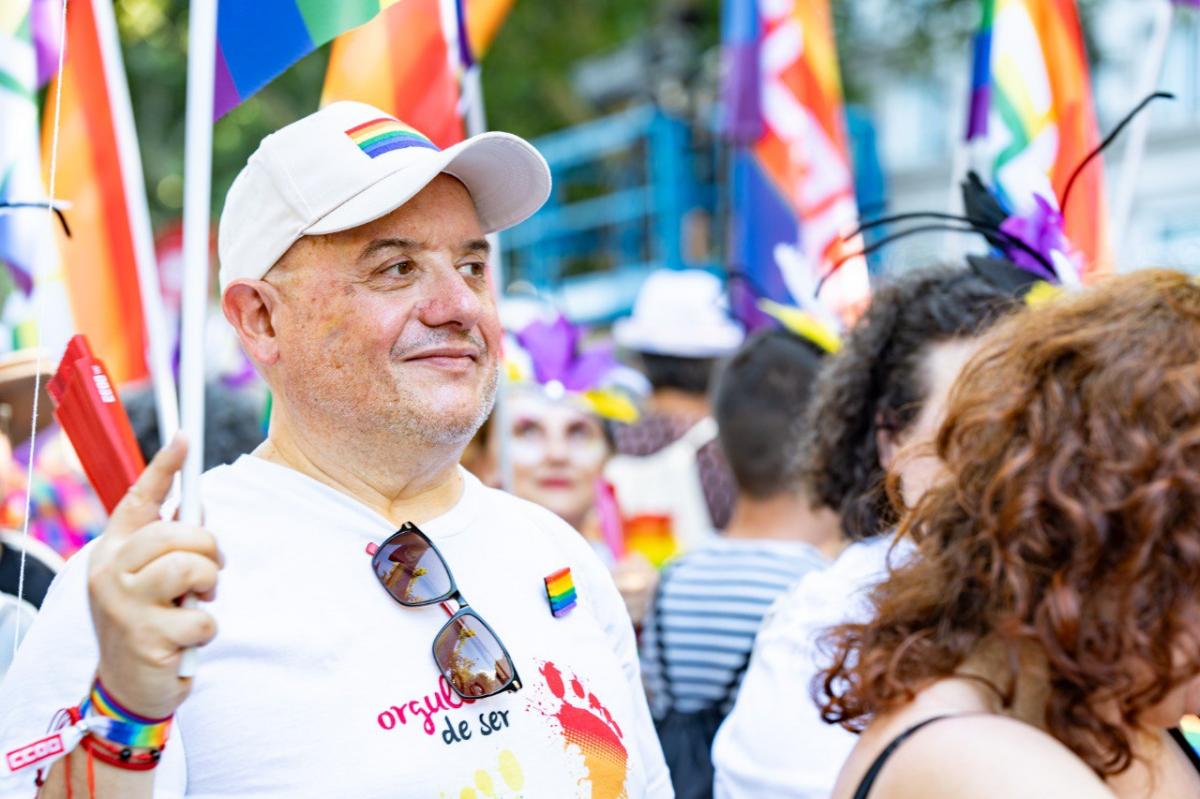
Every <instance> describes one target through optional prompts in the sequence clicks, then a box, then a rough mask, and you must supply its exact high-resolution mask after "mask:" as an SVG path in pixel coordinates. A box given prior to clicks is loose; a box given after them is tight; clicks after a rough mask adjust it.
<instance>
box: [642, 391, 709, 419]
mask: <svg viewBox="0 0 1200 799" xmlns="http://www.w3.org/2000/svg"><path fill="white" fill-rule="evenodd" d="M649 406H650V409H651V410H652V411H655V412H657V413H661V414H665V415H667V416H678V417H680V418H682V419H688V420H690V421H697V422H698V421H700V420H701V419H703V418H704V417H705V416H708V415H709V407H708V399H707V398H706V397H705V396H704V395H703V394H692V393H689V392H687V391H680V390H679V389H677V388H660V389H656V390H655V391H654V393H653V394H651V395H650V401H649Z"/></svg>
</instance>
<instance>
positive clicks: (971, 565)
mask: <svg viewBox="0 0 1200 799" xmlns="http://www.w3.org/2000/svg"><path fill="white" fill-rule="evenodd" d="M937 448H938V454H939V455H940V456H941V458H942V460H943V461H944V462H945V464H946V468H947V470H948V474H949V476H948V478H947V479H946V481H945V482H944V483H943V484H942V485H940V486H938V487H936V488H934V489H932V490H930V491H929V492H927V493H926V494H925V496H924V497H923V498H922V499H921V500H920V501H919V502H918V503H917V505H916V507H915V508H914V509H913V510H912V511H911V512H910V513H908V514H906V516H905V518H904V519H903V521H902V522H901V525H900V531H899V532H900V535H902V536H903V535H907V536H911V537H912V538H913V540H915V541H916V543H917V546H918V553H917V555H916V556H915V557H913V558H911V559H910V560H909V561H908V562H907V564H906V565H904V566H903V567H901V568H899V569H897V570H896V571H895V572H893V574H892V575H891V577H890V578H889V580H888V581H887V582H885V583H884V584H882V585H881V586H880V587H879V588H877V589H876V590H875V592H874V594H873V596H872V599H873V603H874V606H875V613H876V615H875V618H874V619H873V620H872V621H871V622H869V623H866V624H848V625H844V626H842V627H839V628H837V629H836V630H835V631H834V633H833V634H832V638H831V639H830V640H831V641H832V642H833V643H834V645H835V646H834V651H835V657H834V661H833V665H832V667H830V668H829V669H828V670H827V671H826V672H825V673H824V674H822V675H821V677H820V678H819V679H820V684H819V687H818V691H817V693H818V695H820V694H821V693H822V691H823V693H824V696H823V697H821V696H819V697H818V701H821V700H822V699H823V707H822V713H823V716H824V718H825V719H826V720H827V721H831V722H839V723H841V724H842V725H844V726H847V727H850V728H862V727H863V726H865V724H866V723H867V722H868V721H869V719H870V717H871V716H873V715H876V714H880V713H886V712H889V711H892V710H895V709H897V708H898V707H900V706H902V705H904V704H905V703H907V702H909V701H911V700H912V699H913V697H914V696H916V694H917V693H918V692H919V691H921V690H922V689H923V688H924V687H926V686H928V685H929V684H931V683H932V682H934V681H936V680H938V679H941V678H944V677H948V676H950V675H953V674H954V673H955V672H956V670H957V669H959V667H960V666H961V665H962V664H963V663H964V661H965V660H966V659H967V658H968V657H969V656H971V655H973V654H978V653H979V652H980V651H981V647H983V646H985V645H986V646H988V647H993V646H998V647H999V651H1000V652H1002V653H1003V654H1004V655H1005V656H1006V659H1005V661H1004V663H1005V664H1006V667H1007V668H1006V670H1005V671H1003V672H1001V674H1000V675H998V677H997V675H992V678H995V679H992V682H991V683H990V684H991V687H992V688H993V689H994V690H996V692H997V694H998V695H999V697H1000V699H1001V700H1002V701H1003V702H1004V703H1005V705H1006V706H1011V704H1012V702H1013V699H1014V694H1015V691H1016V681H1017V678H1018V670H1019V663H1020V662H1021V659H1020V655H1021V653H1027V652H1031V651H1032V652H1034V653H1037V654H1038V655H1040V656H1041V657H1044V660H1045V666H1046V673H1047V676H1048V680H1049V684H1048V689H1049V690H1048V697H1049V698H1048V700H1047V704H1046V707H1045V726H1046V728H1047V729H1048V731H1049V732H1050V733H1051V734H1052V735H1054V737H1055V738H1057V739H1058V740H1059V741H1061V742H1062V743H1063V744H1064V745H1066V746H1067V747H1069V748H1070V749H1071V750H1072V751H1073V752H1075V754H1076V755H1078V756H1079V757H1080V758H1082V759H1083V760H1084V761H1085V762H1086V763H1087V764H1088V765H1089V766H1090V767H1091V768H1092V769H1093V770H1094V771H1095V772H1097V773H1098V774H1099V775H1101V776H1110V775H1113V774H1117V773H1120V772H1121V771H1123V770H1124V769H1126V768H1128V766H1129V765H1130V763H1131V762H1132V758H1133V753H1132V743H1131V737H1132V731H1133V730H1134V729H1136V728H1137V727H1138V725H1139V724H1140V723H1142V721H1143V719H1144V714H1145V713H1146V711H1147V710H1148V709H1150V708H1152V707H1154V706H1155V705H1157V704H1158V703H1160V702H1161V701H1162V700H1163V699H1164V698H1165V697H1166V696H1167V695H1168V693H1170V692H1171V691H1172V690H1173V689H1174V688H1176V687H1178V686H1180V685H1182V684H1183V683H1184V682H1186V681H1187V680H1189V679H1190V678H1192V677H1194V676H1195V675H1196V674H1198V673H1200V630H1197V627H1196V622H1195V618H1196V613H1197V611H1200V285H1197V284H1196V283H1195V282H1194V281H1193V280H1191V279H1189V278H1188V277H1187V276H1185V275H1182V274H1179V273H1177V272H1168V271H1146V272H1139V273H1135V274H1132V275H1128V276H1122V277H1113V278H1108V279H1106V280H1105V281H1103V282H1102V283H1100V284H1099V285H1098V286H1097V287H1095V288H1091V289H1088V290H1086V291H1083V292H1081V293H1079V294H1078V295H1077V296H1071V297H1066V298H1062V299H1058V300H1054V301H1052V302H1051V303H1050V304H1048V305H1046V306H1043V307H1039V308H1037V309H1034V310H1031V311H1028V312H1025V313H1022V314H1020V315H1018V316H1015V317H1013V318H1011V319H1009V320H1008V321H1006V322H1005V323H1003V324H1002V325H1001V326H1000V327H998V328H997V329H996V330H995V331H994V332H993V334H992V335H990V336H989V337H988V338H987V340H986V343H985V344H984V346H983V348H982V349H981V351H980V352H979V353H978V354H977V355H976V356H975V358H974V359H973V360H972V361H971V362H970V364H969V365H968V367H967V368H966V370H965V371H964V373H963V375H962V376H961V377H960V378H959V382H958V384H957V386H956V388H955V390H954V392H953V395H952V397H951V400H950V405H949V409H948V413H947V419H946V422H945V424H944V425H943V427H942V428H941V430H940V432H939V434H938V440H937ZM1002 668H1003V667H1002ZM989 679H991V678H989ZM1114 711H1115V713H1114Z"/></svg>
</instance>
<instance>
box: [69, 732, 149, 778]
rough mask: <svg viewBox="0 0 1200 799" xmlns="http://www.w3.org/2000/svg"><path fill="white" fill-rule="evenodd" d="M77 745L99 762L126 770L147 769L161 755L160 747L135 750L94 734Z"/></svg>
mask: <svg viewBox="0 0 1200 799" xmlns="http://www.w3.org/2000/svg"><path fill="white" fill-rule="evenodd" d="M79 745H80V746H82V747H83V748H84V750H85V751H86V752H87V753H88V755H90V756H94V757H95V758H96V759H97V760H99V761H100V762H101V763H107V764H108V765H110V766H114V767H116V768H119V769H124V770H126V771H149V770H150V769H152V768H154V767H155V766H157V765H158V761H159V758H160V757H162V750H161V749H149V750H147V751H144V752H135V751H133V749H131V748H129V747H128V746H124V747H122V746H114V745H113V744H109V743H105V741H104V740H103V739H101V738H97V737H96V736H94V735H89V736H87V737H86V738H84V739H83V741H81V742H80V744H79Z"/></svg>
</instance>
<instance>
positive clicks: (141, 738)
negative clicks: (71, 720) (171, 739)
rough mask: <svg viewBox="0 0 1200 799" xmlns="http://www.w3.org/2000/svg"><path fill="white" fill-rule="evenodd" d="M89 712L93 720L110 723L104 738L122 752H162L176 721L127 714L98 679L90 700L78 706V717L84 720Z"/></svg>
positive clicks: (170, 718)
mask: <svg viewBox="0 0 1200 799" xmlns="http://www.w3.org/2000/svg"><path fill="white" fill-rule="evenodd" d="M89 712H90V713H91V714H92V715H93V716H100V717H101V718H104V719H108V720H109V723H108V725H107V730H106V731H105V732H104V733H103V737H104V738H105V739H107V740H108V741H109V742H111V743H113V744H117V745H119V746H120V747H123V748H131V747H137V748H143V749H158V750H161V749H162V748H163V746H164V745H165V744H166V742H167V735H168V734H169V733H170V731H171V720H172V719H173V718H174V716H167V717H166V718H163V719H151V718H146V717H145V716H139V715H138V714H136V713H134V712H132V711H130V710H127V709H126V708H124V707H122V705H121V703H120V702H118V701H117V700H116V699H114V698H113V696H112V694H110V693H109V692H108V691H107V690H105V688H104V684H103V683H101V682H100V678H99V677H97V678H96V681H95V682H94V683H92V691H91V693H90V694H89V695H88V698H87V699H85V700H83V704H81V705H80V706H79V715H80V716H82V717H84V718H85V719H86V718H87V716H88V714H89ZM118 751H119V750H118Z"/></svg>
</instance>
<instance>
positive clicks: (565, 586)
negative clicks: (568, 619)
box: [545, 568, 578, 617]
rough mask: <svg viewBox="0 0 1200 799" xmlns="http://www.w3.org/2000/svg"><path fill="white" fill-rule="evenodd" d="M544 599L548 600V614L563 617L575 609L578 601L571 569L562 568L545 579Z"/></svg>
mask: <svg viewBox="0 0 1200 799" xmlns="http://www.w3.org/2000/svg"><path fill="white" fill-rule="evenodd" d="M545 583H546V598H547V599H549V600H550V612H551V613H552V614H554V615H555V616H556V617H557V616H565V615H567V613H568V612H569V611H570V610H571V608H573V607H575V601H576V599H578V597H577V595H576V593H575V578H574V577H572V576H571V569H570V568H564V569H559V570H558V571H556V572H554V574H551V575H550V576H549V577H547V578H546V579H545Z"/></svg>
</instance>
